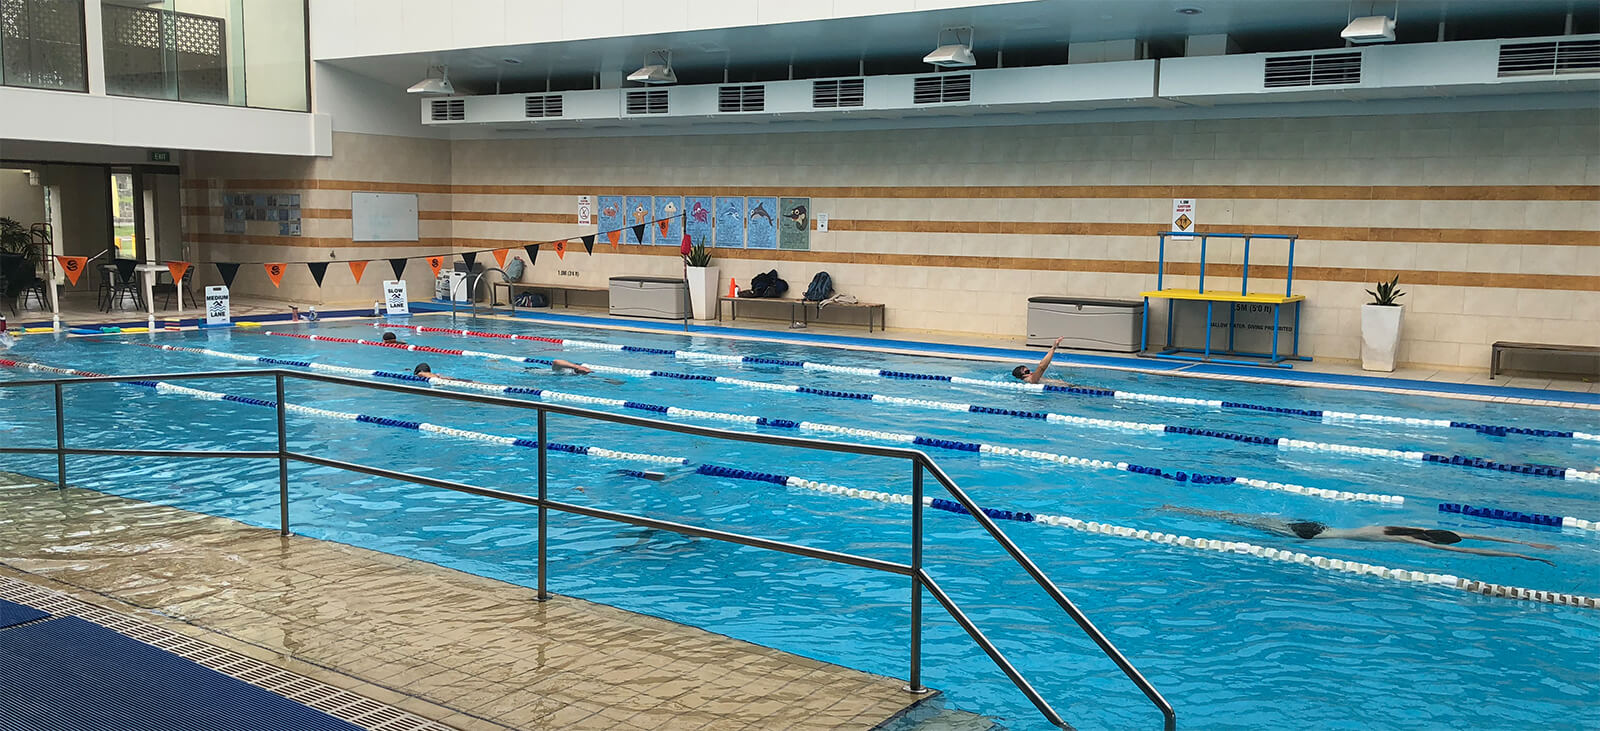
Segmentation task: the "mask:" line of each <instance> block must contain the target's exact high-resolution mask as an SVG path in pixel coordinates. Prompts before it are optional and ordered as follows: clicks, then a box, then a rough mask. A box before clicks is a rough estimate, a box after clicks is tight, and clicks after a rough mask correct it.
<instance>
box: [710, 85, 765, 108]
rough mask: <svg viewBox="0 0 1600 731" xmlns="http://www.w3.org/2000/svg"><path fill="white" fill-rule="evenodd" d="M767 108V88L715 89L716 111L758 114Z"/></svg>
mask: <svg viewBox="0 0 1600 731" xmlns="http://www.w3.org/2000/svg"><path fill="white" fill-rule="evenodd" d="M766 108H767V87H765V86H762V85H760V84H752V85H750V86H720V87H717V111H719V112H759V111H762V110H764V109H766Z"/></svg>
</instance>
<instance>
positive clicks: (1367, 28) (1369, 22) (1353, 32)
mask: <svg viewBox="0 0 1600 731" xmlns="http://www.w3.org/2000/svg"><path fill="white" fill-rule="evenodd" d="M1339 36H1340V37H1341V38H1343V39H1345V40H1347V41H1350V42H1351V43H1388V42H1390V41H1392V40H1394V19H1393V18H1390V17H1389V16H1387V15H1368V16H1366V17H1364V18H1356V19H1355V20H1352V21H1350V24H1349V25H1347V26H1345V27H1344V30H1343V31H1341V32H1340V33H1339Z"/></svg>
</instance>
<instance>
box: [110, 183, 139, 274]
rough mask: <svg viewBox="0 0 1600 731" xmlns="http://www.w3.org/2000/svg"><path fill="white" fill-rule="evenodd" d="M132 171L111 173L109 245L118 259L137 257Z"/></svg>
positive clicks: (137, 245)
mask: <svg viewBox="0 0 1600 731" xmlns="http://www.w3.org/2000/svg"><path fill="white" fill-rule="evenodd" d="M133 198H134V196H133V173H112V174H111V246H112V247H113V248H114V249H115V252H114V253H115V254H116V258H118V259H137V258H139V242H138V239H137V235H136V230H135V227H134V225H135V222H134V217H133V206H134V205H135V203H134V200H133Z"/></svg>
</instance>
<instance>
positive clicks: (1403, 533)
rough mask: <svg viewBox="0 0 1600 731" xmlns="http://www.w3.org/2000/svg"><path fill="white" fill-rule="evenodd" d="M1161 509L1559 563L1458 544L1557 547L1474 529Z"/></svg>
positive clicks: (1298, 534) (1269, 529) (1308, 533)
mask: <svg viewBox="0 0 1600 731" xmlns="http://www.w3.org/2000/svg"><path fill="white" fill-rule="evenodd" d="M1161 510H1165V511H1167V512H1170V513H1183V514H1185V515H1195V516H1199V517H1201V518H1210V519H1212V520H1220V521H1224V522H1227V523H1233V524H1234V525H1242V526H1244V527H1246V528H1254V529H1256V530H1259V531H1262V532H1264V533H1271V534H1272V535H1275V536H1283V537H1285V538H1299V539H1301V540H1320V539H1337V540H1346V541H1372V542H1384V543H1410V544H1413V545H1418V546H1427V547H1428V548H1437V549H1439V550H1441V551H1453V552H1455V553H1470V554H1473V555H1476V556H1499V557H1504V558H1520V559H1523V560H1525V561H1539V562H1542V563H1547V564H1550V565H1551V566H1554V565H1555V563H1554V562H1552V561H1550V560H1548V559H1543V558H1538V557H1536V556H1525V555H1523V554H1520V553H1512V552H1510V551H1496V550H1494V549H1492V548H1466V547H1462V546H1456V545H1454V544H1456V543H1460V542H1462V541H1491V542H1494V543H1516V544H1518V545H1523V546H1528V547H1529V548H1538V549H1543V550H1547V551H1553V550H1555V548H1556V547H1555V546H1552V545H1550V544H1548V543H1529V542H1527V541H1517V540H1512V539H1510V538H1495V537H1492V536H1481V535H1476V534H1473V533H1457V532H1456V531H1451V530H1442V529H1436V528H1413V527H1411V526H1404V525H1367V526H1362V527H1360V528H1329V527H1328V526H1327V525H1325V524H1323V523H1318V522H1316V521H1312V520H1283V519H1282V518H1274V517H1271V516H1267V515H1247V514H1244V513H1230V512H1227V511H1225V510H1202V509H1200V508H1185V507H1179V506H1175V505H1163V506H1161Z"/></svg>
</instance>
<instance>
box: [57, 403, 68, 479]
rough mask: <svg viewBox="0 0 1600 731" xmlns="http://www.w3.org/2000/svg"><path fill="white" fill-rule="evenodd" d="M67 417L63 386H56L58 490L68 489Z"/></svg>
mask: <svg viewBox="0 0 1600 731" xmlns="http://www.w3.org/2000/svg"><path fill="white" fill-rule="evenodd" d="M66 450H67V415H66V410H65V409H63V408H62V406H61V384H60V383H57V384H56V489H57V490H65V489H67V452H66Z"/></svg>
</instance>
